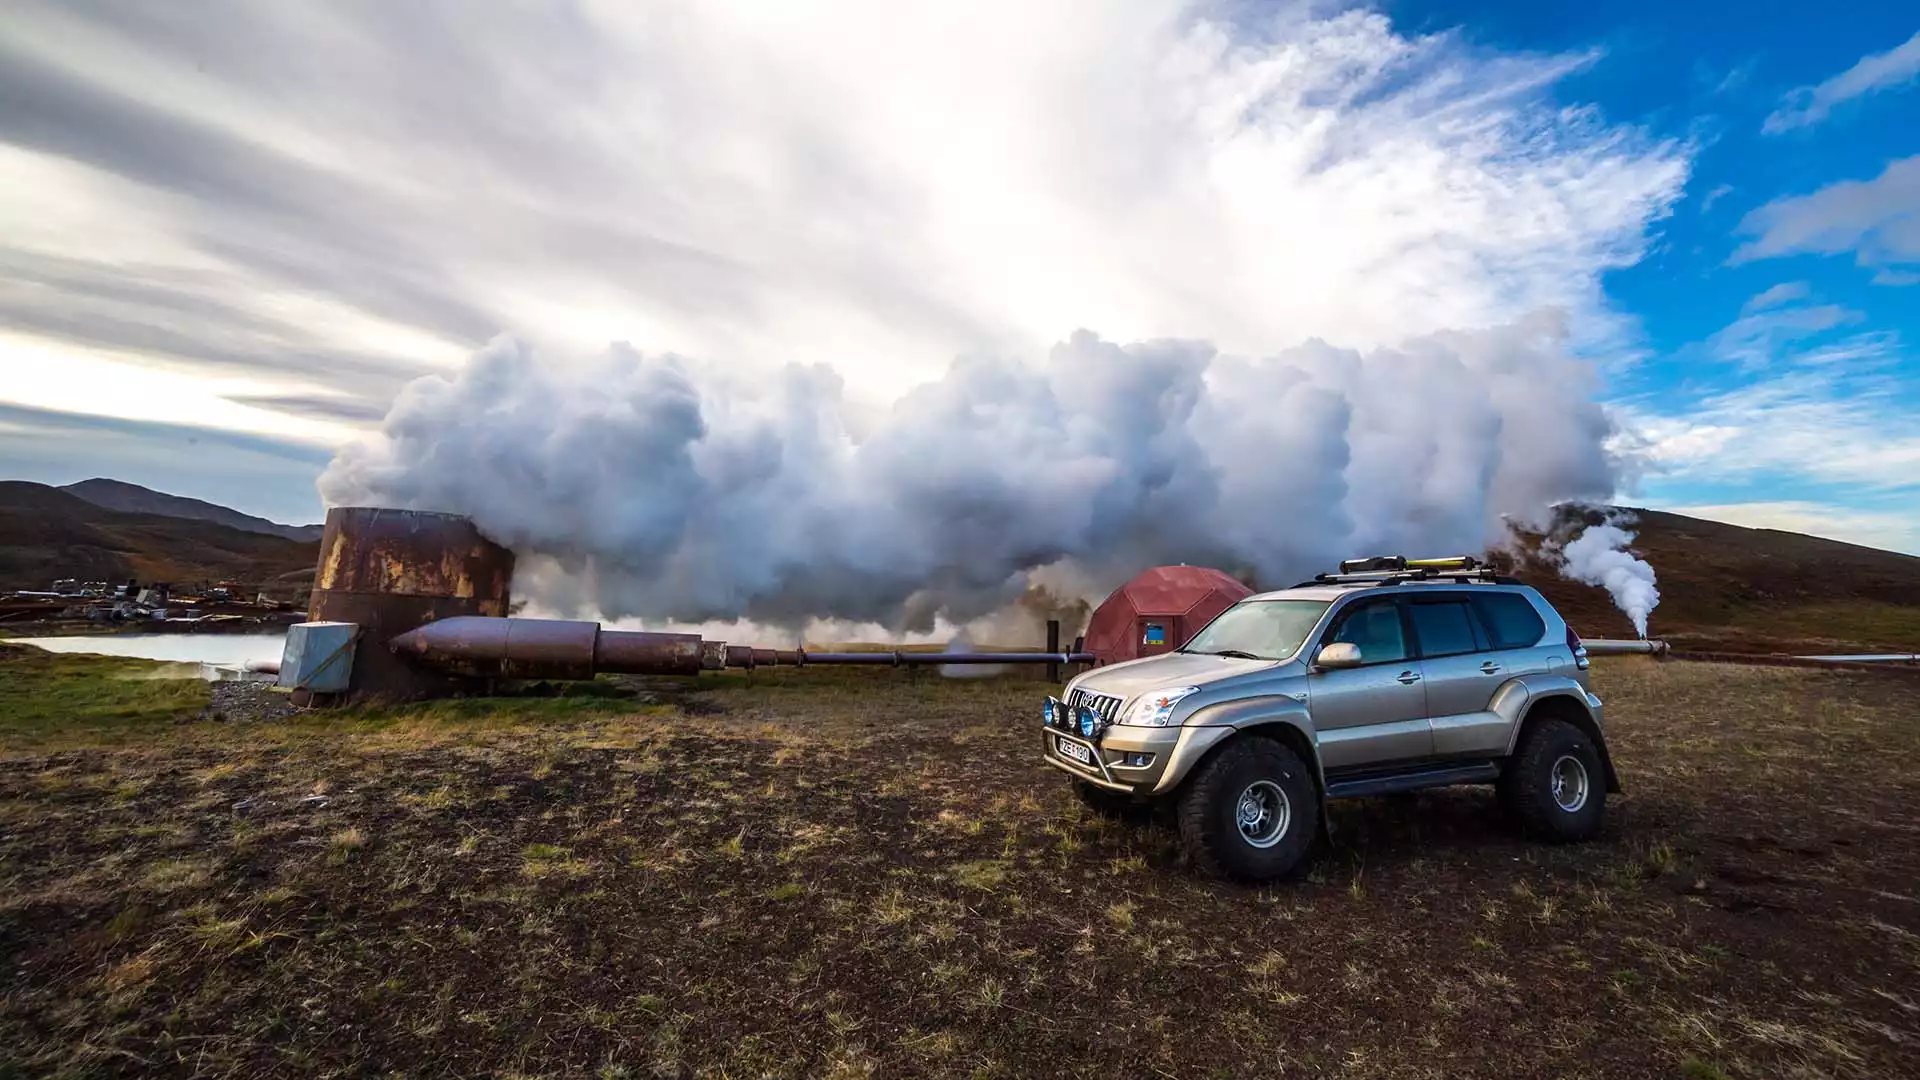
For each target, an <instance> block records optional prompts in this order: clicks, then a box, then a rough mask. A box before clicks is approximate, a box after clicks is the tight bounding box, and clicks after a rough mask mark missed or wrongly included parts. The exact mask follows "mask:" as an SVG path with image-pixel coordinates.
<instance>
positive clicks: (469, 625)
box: [388, 616, 726, 679]
mask: <svg viewBox="0 0 1920 1080" xmlns="http://www.w3.org/2000/svg"><path fill="white" fill-rule="evenodd" d="M388 646H389V649H390V651H391V652H392V653H393V654H394V655H395V656H397V657H400V658H401V659H403V660H405V661H408V662H410V663H412V664H413V665H415V666H417V667H422V668H428V669H434V670H439V671H447V672H453V673H455V674H460V675H471V676H499V677H502V678H509V679H591V678H593V677H594V675H596V674H599V673H601V672H607V673H616V674H631V675H698V674H700V672H701V670H702V669H703V667H706V666H709V664H710V661H709V660H708V656H709V653H710V652H712V651H713V650H712V649H710V648H709V647H710V646H711V647H715V648H717V649H719V650H724V649H725V648H726V646H725V645H724V644H722V643H720V642H708V641H704V640H702V639H701V637H700V636H699V635H698V634H654V633H643V632H639V631H632V630H602V629H600V626H599V624H598V623H590V622H573V621H569V620H564V619H496V618H492V617H487V616H456V617H453V618H448V619H441V620H438V621H436V622H431V623H427V624H426V625H424V626H418V627H415V628H413V629H411V630H408V631H407V632H406V633H404V634H400V635H399V636H397V637H395V638H393V640H392V641H390V642H389V643H388ZM715 655H716V658H715V659H714V660H713V661H711V663H714V664H718V665H719V666H725V654H724V651H721V652H719V653H717V654H715Z"/></svg>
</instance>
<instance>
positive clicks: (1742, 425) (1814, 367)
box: [1614, 335, 1920, 500]
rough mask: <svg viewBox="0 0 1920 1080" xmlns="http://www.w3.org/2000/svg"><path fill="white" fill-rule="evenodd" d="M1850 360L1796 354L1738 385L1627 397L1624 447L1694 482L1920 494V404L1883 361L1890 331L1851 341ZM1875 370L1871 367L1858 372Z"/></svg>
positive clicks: (1622, 411)
mask: <svg viewBox="0 0 1920 1080" xmlns="http://www.w3.org/2000/svg"><path fill="white" fill-rule="evenodd" d="M1842 346H1843V347H1844V351H1843V354H1844V356H1845V357H1846V358H1847V362H1846V363H1829V364H1822V363H1820V362H1819V355H1818V354H1815V356H1814V358H1813V361H1812V362H1811V363H1806V362H1803V363H1800V364H1796V365H1795V366H1794V367H1793V368H1792V369H1791V370H1789V371H1787V372H1786V373H1784V374H1781V375H1778V376H1775V377H1772V378H1768V379H1764V380H1761V381H1758V382H1755V383H1752V384H1749V385H1747V386H1744V387H1741V388H1740V389H1737V390H1731V391H1725V392H1720V393H1713V394H1708V395H1706V396H1703V397H1699V398H1692V399H1681V400H1676V399H1673V398H1672V397H1671V396H1668V397H1667V398H1666V399H1664V400H1662V401H1661V402H1660V403H1659V404H1658V405H1657V406H1656V405H1654V404H1651V403H1648V402H1644V401H1643V402H1633V403H1621V404H1617V405H1615V406H1614V416H1615V419H1616V421H1617V422H1618V423H1619V424H1620V426H1621V428H1622V430H1623V435H1622V438H1621V441H1620V443H1619V449H1620V450H1621V451H1622V452H1625V453H1628V454H1631V455H1633V456H1634V457H1635V458H1636V459H1637V460H1639V461H1640V462H1642V463H1644V465H1645V466H1647V467H1648V469H1649V470H1650V471H1653V472H1664V473H1669V474H1674V475H1679V476H1684V478H1685V479H1686V480H1687V481H1688V482H1689V483H1715V482H1740V483H1752V482H1756V481H1773V482H1784V481H1796V482H1811V483H1814V484H1822V485H1836V486H1842V487H1845V488H1846V489H1848V490H1851V491H1867V492H1879V493H1882V494H1891V493H1896V492H1897V493H1902V494H1906V493H1911V495H1912V496H1913V497H1914V498H1915V499H1916V500H1920V413H1917V412H1916V411H1915V409H1914V407H1913V405H1914V403H1913V401H1911V400H1910V398H1911V393H1912V391H1911V387H1909V386H1907V385H1906V384H1905V383H1903V382H1902V381H1901V380H1900V379H1899V378H1898V376H1895V375H1889V374H1887V373H1885V372H1883V371H1873V370H1872V369H1873V368H1875V367H1876V366H1877V361H1881V360H1891V359H1893V358H1895V357H1897V353H1894V352H1893V351H1892V348H1891V345H1890V343H1889V342H1887V341H1886V340H1884V338H1874V337H1869V336H1868V335H1861V336H1860V338H1857V339H1851V340H1850V341H1848V342H1843V343H1842ZM1855 370H1865V371H1868V372H1869V373H1867V374H1849V372H1851V371H1855Z"/></svg>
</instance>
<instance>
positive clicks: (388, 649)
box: [279, 507, 1093, 704]
mask: <svg viewBox="0 0 1920 1080" xmlns="http://www.w3.org/2000/svg"><path fill="white" fill-rule="evenodd" d="M512 577H513V553H512V552H509V551H507V550H506V549H505V548H503V547H500V546H499V545H498V544H495V543H493V542H492V541H490V540H488V539H487V538H485V537H483V536H481V535H480V533H479V530H477V529H476V528H474V525H473V522H471V521H469V520H467V519H466V518H463V517H457V516H455V515H451V514H433V513H423V512H420V511H413V510H388V509H380V508H376V507H335V508H333V509H332V510H329V511H327V525H326V531H325V533H324V534H323V535H322V537H321V540H320V563H319V565H318V567H317V568H316V569H315V573H314V589H313V601H312V604H311V606H310V608H309V611H308V619H309V621H307V622H304V623H300V624H298V625H296V626H293V627H291V628H289V630H288V632H287V644H286V650H285V653H284V655H283V656H282V658H281V663H280V676H279V684H280V685H281V686H284V687H288V688H290V689H291V690H293V691H294V693H295V695H296V700H297V701H299V702H300V703H302V704H305V703H307V702H310V701H312V700H313V699H314V698H315V696H316V695H324V696H326V697H328V698H331V699H341V698H348V699H375V698H389V699H407V698H423V697H437V696H444V695H449V694H456V693H462V692H467V691H470V690H473V689H476V688H477V689H485V688H486V686H487V680H491V679H495V678H508V679H591V678H593V677H594V676H595V675H598V674H601V673H603V672H605V673H624V674H633V675H698V674H699V673H700V672H702V671H715V670H719V669H722V668H730V667H731V668H749V669H750V668H755V667H763V666H769V665H775V664H790V665H801V664H880V665H892V666H901V665H910V664H911V665H945V664H1021V663H1029V664H1031V663H1043V664H1073V663H1089V662H1091V661H1092V660H1093V656H1092V655H1090V654H1087V653H1045V652H1039V653H912V652H903V651H899V650H893V651H876V652H854V653H808V652H806V651H805V650H799V649H794V650H784V649H756V648H751V647H748V646H744V645H728V644H727V643H726V642H723V641H707V640H705V639H703V638H701V637H700V636H699V635H698V634H660V633H651V632H644V631H634V630H608V629H605V628H603V627H602V626H600V624H598V623H592V622H581V621H576V620H567V619H513V618H507V617H506V613H507V606H508V596H507V588H508V584H509V582H510V581H511V580H512Z"/></svg>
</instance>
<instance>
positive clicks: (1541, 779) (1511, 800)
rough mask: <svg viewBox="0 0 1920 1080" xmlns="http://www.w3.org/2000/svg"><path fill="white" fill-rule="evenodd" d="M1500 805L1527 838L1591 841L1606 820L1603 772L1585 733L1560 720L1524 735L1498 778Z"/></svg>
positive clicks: (1530, 728)
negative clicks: (1603, 819) (1516, 822)
mask: <svg viewBox="0 0 1920 1080" xmlns="http://www.w3.org/2000/svg"><path fill="white" fill-rule="evenodd" d="M1498 790H1499V794H1500V803H1501V805H1502V806H1504V807H1505V808H1506V810H1507V812H1508V813H1509V814H1511V815H1512V816H1513V817H1514V818H1515V820H1517V821H1518V822H1519V824H1520V828H1521V830H1522V831H1523V832H1525V833H1526V834H1527V835H1529V836H1533V837H1536V838H1539V839H1542V840H1549V841H1553V842H1555V843H1571V842H1575V841H1580V840H1587V839H1591V838H1592V837H1593V836H1594V835H1595V834H1597V833H1598V832H1599V831H1600V820H1601V818H1602V817H1603V816H1605V814H1606V807H1607V781H1606V770H1605V767H1604V766H1603V765H1602V764H1601V761H1600V751H1599V750H1598V749H1597V748H1596V747H1595V746H1594V745H1593V740H1592V739H1590V738H1588V737H1587V733H1586V732H1584V731H1581V730H1580V729H1579V728H1577V727H1574V726H1573V725H1572V724H1569V723H1567V722H1566V721H1565V720H1543V721H1541V722H1540V723H1538V724H1535V725H1533V726H1532V727H1529V728H1528V729H1527V732H1526V734H1524V735H1522V736H1521V737H1520V745H1519V746H1517V747H1515V748H1514V752H1513V757H1512V758H1510V759H1508V761H1507V764H1506V768H1505V769H1504V770H1503V771H1502V772H1501V773H1500V781H1499V784H1498Z"/></svg>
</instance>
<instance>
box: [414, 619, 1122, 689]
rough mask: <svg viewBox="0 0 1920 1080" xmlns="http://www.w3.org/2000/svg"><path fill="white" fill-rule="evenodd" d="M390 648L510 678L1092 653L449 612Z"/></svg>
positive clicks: (426, 661) (1083, 659) (443, 667)
mask: <svg viewBox="0 0 1920 1080" xmlns="http://www.w3.org/2000/svg"><path fill="white" fill-rule="evenodd" d="M388 645H389V651H390V652H391V653H392V654H393V655H394V656H395V657H397V658H399V659H400V660H402V661H404V662H406V663H409V664H411V665H413V666H414V667H416V668H420V669H430V670H434V671H442V672H451V673H454V674H458V675H468V676H500V677H503V678H514V679H591V678H593V677H594V675H596V674H600V673H608V674H625V675H698V674H700V673H701V672H702V671H713V670H718V669H720V668H726V667H734V668H756V667H774V666H783V665H792V666H800V665H803V664H869V665H882V666H891V667H902V666H921V665H934V664H1084V663H1091V662H1092V660H1093V656H1092V654H1090V653H1058V652H1047V653H929V652H909V651H906V650H904V649H889V650H880V651H874V652H844V653H809V652H804V651H801V650H797V649H796V650H791V651H789V650H782V649H755V648H750V647H748V646H744V645H728V644H727V643H725V642H722V641H707V640H705V639H703V638H701V637H700V636H699V635H698V634H657V633H650V632H643V631H637V630H602V629H600V627H599V626H598V625H597V624H595V623H590V622H569V621H565V620H560V619H496V618H491V617H485V616H453V617H450V618H444V619H440V620H437V621H434V622H429V623H427V624H425V625H422V626H418V627H414V628H412V629H409V630H408V631H406V632H405V633H402V634H399V635H397V636H394V637H393V638H392V640H391V641H390V642H389V643H388Z"/></svg>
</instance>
